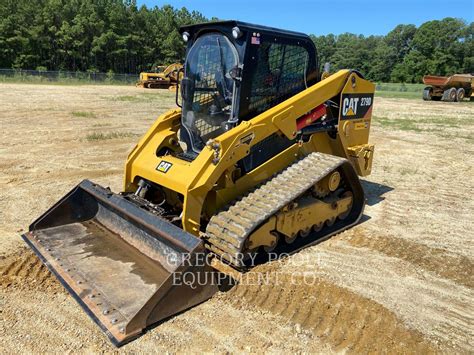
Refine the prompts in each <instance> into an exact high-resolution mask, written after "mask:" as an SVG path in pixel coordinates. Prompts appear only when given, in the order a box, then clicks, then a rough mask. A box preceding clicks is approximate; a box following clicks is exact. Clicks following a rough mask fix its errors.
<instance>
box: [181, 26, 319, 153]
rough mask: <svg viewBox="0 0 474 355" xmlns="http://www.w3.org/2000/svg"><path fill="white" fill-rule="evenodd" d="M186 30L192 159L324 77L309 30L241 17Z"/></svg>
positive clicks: (186, 134)
mask: <svg viewBox="0 0 474 355" xmlns="http://www.w3.org/2000/svg"><path fill="white" fill-rule="evenodd" d="M180 32H181V34H182V36H183V39H184V40H185V41H186V42H187V50H186V62H185V64H184V77H183V79H182V80H181V96H182V117H181V123H182V124H181V130H180V140H181V142H182V143H184V145H185V146H186V149H185V150H186V152H185V153H186V155H187V156H188V157H191V158H192V156H196V155H197V154H198V153H199V152H200V151H201V150H202V149H203V147H204V146H205V144H206V143H207V141H209V140H210V139H213V138H215V137H217V136H219V135H221V134H222V133H224V132H226V131H227V130H229V129H231V128H232V127H235V126H236V125H237V124H238V123H239V122H241V121H243V120H248V119H250V118H252V117H254V116H256V115H258V114H260V113H262V112H264V111H266V110H268V109H269V108H271V107H273V106H275V105H277V104H279V103H280V102H282V101H284V100H286V99H288V98H290V97H291V96H293V95H295V94H296V93H298V92H300V91H302V90H304V89H305V88H307V87H309V86H311V85H313V84H314V83H315V82H317V81H318V80H319V70H318V63H317V57H316V49H315V47H314V44H313V42H312V40H311V39H310V38H309V37H308V36H307V35H306V34H303V33H297V32H291V31H284V30H280V29H275V28H270V27H264V26H258V25H251V24H248V23H244V22H239V21H222V22H211V23H205V24H198V25H191V26H184V27H181V29H180Z"/></svg>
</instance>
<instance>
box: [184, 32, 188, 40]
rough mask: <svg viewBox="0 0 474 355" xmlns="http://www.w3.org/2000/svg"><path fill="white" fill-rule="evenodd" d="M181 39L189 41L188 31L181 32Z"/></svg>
mask: <svg viewBox="0 0 474 355" xmlns="http://www.w3.org/2000/svg"><path fill="white" fill-rule="evenodd" d="M183 41H184V42H187V41H189V32H183Z"/></svg>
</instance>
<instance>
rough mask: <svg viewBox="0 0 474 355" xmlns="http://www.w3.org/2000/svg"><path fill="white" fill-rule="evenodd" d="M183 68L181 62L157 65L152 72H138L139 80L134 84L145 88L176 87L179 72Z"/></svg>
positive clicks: (170, 88) (172, 88) (171, 88)
mask: <svg viewBox="0 0 474 355" xmlns="http://www.w3.org/2000/svg"><path fill="white" fill-rule="evenodd" d="M182 68H183V65H182V64H179V63H175V64H170V65H168V66H157V67H155V68H154V69H155V70H154V72H151V73H147V72H143V73H140V80H139V81H138V82H137V84H136V86H139V87H143V88H146V89H169V90H174V89H176V85H177V83H178V80H180V79H181V78H180V73H181V70H182Z"/></svg>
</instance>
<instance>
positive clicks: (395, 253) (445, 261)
mask: <svg viewBox="0 0 474 355" xmlns="http://www.w3.org/2000/svg"><path fill="white" fill-rule="evenodd" d="M346 241H347V242H348V243H349V244H350V245H352V246H355V247H360V248H369V249H371V250H375V251H377V252H379V253H382V254H385V255H387V256H390V257H395V258H399V259H402V260H405V261H407V262H409V263H412V264H414V265H417V266H419V267H421V268H423V269H424V270H427V271H430V272H432V273H433V274H435V275H438V276H441V277H444V278H447V279H450V280H453V281H454V282H456V283H459V284H461V285H464V286H467V287H469V288H474V275H473V274H472V270H474V262H473V261H472V259H469V258H467V257H465V256H463V255H459V256H457V257H455V256H451V255H447V254H446V251H445V250H443V249H439V248H430V247H428V246H426V245H424V244H418V243H414V242H412V241H410V240H407V239H403V238H397V237H376V236H368V235H365V234H362V233H357V234H355V235H354V236H353V237H351V238H347V239H346Z"/></svg>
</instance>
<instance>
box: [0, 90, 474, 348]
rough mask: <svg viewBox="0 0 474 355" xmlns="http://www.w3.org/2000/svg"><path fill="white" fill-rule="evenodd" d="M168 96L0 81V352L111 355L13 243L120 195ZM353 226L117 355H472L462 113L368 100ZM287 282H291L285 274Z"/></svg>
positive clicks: (469, 171) (470, 108)
mask: <svg viewBox="0 0 474 355" xmlns="http://www.w3.org/2000/svg"><path fill="white" fill-rule="evenodd" d="M173 101H174V97H173V94H172V93H169V92H166V91H145V90H144V89H137V88H134V87H113V86H78V87H74V86H40V85H15V84H0V127H1V129H0V157H1V159H0V204H1V208H0V281H1V283H0V318H1V322H0V350H2V352H17V351H18V349H21V350H22V351H24V352H47V351H57V352H61V351H87V352H91V351H92V352H102V351H105V352H113V351H115V350H116V349H115V348H114V347H113V346H112V345H110V343H109V342H108V340H107V338H106V337H105V335H103V333H102V332H101V331H100V330H99V328H98V327H97V326H96V325H95V324H94V323H93V322H92V321H91V320H90V319H89V318H88V316H87V315H86V314H85V313H84V312H83V311H82V310H81V309H80V307H79V306H78V305H77V304H76V303H75V301H74V300H73V299H72V298H71V297H70V296H69V295H68V294H67V293H66V292H65V291H64V290H63V288H62V287H61V285H60V284H59V283H58V282H57V281H56V280H55V279H54V278H53V277H52V276H51V275H50V274H49V272H48V270H47V269H46V268H45V267H44V266H42V265H41V264H40V263H38V261H37V259H36V257H35V256H34V255H33V254H32V253H31V252H30V251H29V250H28V249H26V248H25V247H24V245H23V242H22V241H21V239H20V237H19V235H20V233H21V232H23V231H24V230H25V229H27V226H28V225H29V223H31V221H32V220H33V219H34V218H36V217H37V216H39V215H40V214H41V213H42V212H44V211H45V210H46V209H47V208H49V207H50V206H51V205H52V204H53V203H54V202H56V201H57V200H58V198H60V197H61V196H63V195H64V194H65V193H66V192H67V191H69V190H70V189H71V188H72V187H73V186H75V185H76V184H77V183H78V182H79V181H80V180H81V179H84V178H90V179H92V180H94V181H96V182H98V183H100V184H101V185H104V186H110V187H111V188H112V189H113V190H114V191H120V190H121V174H122V167H123V164H124V161H125V158H126V155H127V152H128V151H130V150H131V148H132V147H133V145H134V143H135V141H136V140H137V139H138V136H139V135H141V134H143V133H144V132H145V131H146V129H147V128H148V127H149V126H150V125H151V123H152V122H153V120H154V119H155V118H156V117H157V116H158V115H159V114H160V113H161V112H163V111H164V110H166V109H167V108H169V107H172V106H173ZM374 115H375V118H374V124H373V127H372V138H371V140H372V142H373V143H375V144H376V151H375V153H376V154H375V161H374V170H373V174H372V175H371V176H370V177H368V178H366V179H364V182H363V183H364V188H365V190H366V193H367V197H368V204H367V207H366V210H365V216H364V218H363V221H362V222H361V223H360V224H359V225H358V226H356V227H354V228H352V229H351V230H349V231H346V232H344V233H341V234H339V235H337V236H335V237H333V238H331V239H330V240H328V241H326V242H324V243H321V244H319V245H317V246H313V247H310V248H307V249H305V250H303V251H302V252H300V253H298V254H296V255H293V256H292V257H290V258H287V259H285V260H284V261H279V262H274V263H271V264H267V265H262V266H260V267H258V269H257V271H260V272H262V273H264V274H265V275H266V276H267V277H268V278H267V281H268V282H265V283H262V282H254V280H251V279H250V278H251V277H252V275H250V274H249V275H247V276H246V278H247V279H246V280H247V281H248V282H246V283H245V284H242V285H238V286H236V287H234V288H233V289H231V290H230V291H228V292H222V293H219V294H217V295H216V296H215V297H213V298H212V299H211V300H209V301H207V302H205V303H203V304H202V305H199V306H197V307H195V308H193V309H191V310H189V311H187V312H185V313H182V314H180V315H178V316H176V317H174V318H172V319H171V320H169V321H167V322H165V323H162V324H160V325H159V326H157V327H155V328H153V329H151V330H150V331H148V332H147V333H146V334H145V335H144V336H142V337H141V338H139V339H138V340H136V341H134V342H132V343H130V344H128V345H126V346H124V347H122V348H121V349H120V350H119V352H131V353H132V352H133V353H136V352H148V351H154V352H159V351H171V352H176V351H196V352H201V351H215V352H222V353H224V352H237V351H243V352H260V351H269V352H283V351H285V352H286V351H289V352H324V353H327V352H345V351H347V352H369V351H370V352H373V351H377V352H378V351H394V352H404V353H414V352H420V351H422V352H453V351H455V352H460V353H473V352H474V343H473V339H474V327H473V324H474V292H473V288H474V278H473V273H472V270H473V269H474V268H473V266H474V265H473V264H474V238H473V237H474V232H473V230H474V222H473V220H474V219H473V217H472V211H473V210H474V200H473V198H472V194H473V191H474V182H473V179H472V175H473V173H474V172H473V167H474V158H473V154H474V144H473V132H474V105H473V104H472V103H468V102H466V103H462V104H456V103H453V104H448V103H436V102H423V101H421V100H404V99H382V98H377V99H376V101H375V109H374ZM295 271H297V273H295Z"/></svg>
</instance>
